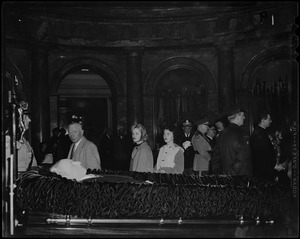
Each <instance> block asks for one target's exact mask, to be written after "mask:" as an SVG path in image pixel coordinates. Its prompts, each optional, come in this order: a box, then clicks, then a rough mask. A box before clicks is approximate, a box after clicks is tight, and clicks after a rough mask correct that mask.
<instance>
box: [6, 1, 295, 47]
mask: <svg viewBox="0 0 300 239" xmlns="http://www.w3.org/2000/svg"><path fill="white" fill-rule="evenodd" d="M282 7H288V8H290V11H296V9H295V3H293V2H286V1H283V2H277V1H276V2H253V1H95V2H89V1H87V2H82V1H79V2H77V1H74V2H70V1H69V2H64V1H56V2H32V1H31V2H6V3H4V4H3V16H4V17H3V20H4V21H3V23H2V24H3V32H4V35H5V39H6V40H7V42H8V43H9V42H14V43H19V44H37V43H38V44H46V45H51V48H52V49H53V46H57V45H60V46H76V47H102V48H105V47H109V48H115V47H127V46H137V47H160V46H162V47H169V46H183V45H184V46H187V45H193V44H210V43H212V42H215V41H218V40H219V39H220V36H221V37H223V36H228V35H231V36H233V35H234V34H236V33H239V35H240V36H239V37H244V38H245V39H246V38H248V37H252V36H255V35H256V34H253V32H251V31H253V30H256V28H259V27H260V24H261V21H262V17H263V16H264V15H263V13H266V11H267V12H271V13H272V12H274V14H277V13H276V12H277V11H279V10H280V9H282ZM289 15H293V14H290V13H289V12H288V13H287V18H288V17H289ZM266 17H268V18H270V15H269V16H266ZM249 32H250V33H249ZM241 33H244V34H245V35H244V36H241ZM248 33H249V34H248ZM247 34H248V35H247Z"/></svg>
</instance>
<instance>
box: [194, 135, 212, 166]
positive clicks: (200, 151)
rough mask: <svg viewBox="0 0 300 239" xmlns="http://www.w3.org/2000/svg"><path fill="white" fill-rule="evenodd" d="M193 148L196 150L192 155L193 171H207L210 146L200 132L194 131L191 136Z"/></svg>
mask: <svg viewBox="0 0 300 239" xmlns="http://www.w3.org/2000/svg"><path fill="white" fill-rule="evenodd" d="M192 143H193V147H194V150H195V151H196V152H197V153H196V154H195V157H194V165H193V170H194V171H208V170H209V161H210V154H211V146H210V144H209V143H208V140H207V138H206V137H205V135H203V134H202V133H201V132H199V131H198V132H196V133H195V134H194V136H193V138H192Z"/></svg>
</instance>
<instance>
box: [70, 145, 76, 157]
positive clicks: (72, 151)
mask: <svg viewBox="0 0 300 239" xmlns="http://www.w3.org/2000/svg"><path fill="white" fill-rule="evenodd" d="M74 149H75V144H72V148H71V155H70V158H71V159H72V158H73V153H74Z"/></svg>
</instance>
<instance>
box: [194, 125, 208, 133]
mask: <svg viewBox="0 0 300 239" xmlns="http://www.w3.org/2000/svg"><path fill="white" fill-rule="evenodd" d="M208 129H209V125H208V122H205V123H204V124H199V125H198V126H197V130H198V131H200V132H201V133H202V134H206V133H207V131H208Z"/></svg>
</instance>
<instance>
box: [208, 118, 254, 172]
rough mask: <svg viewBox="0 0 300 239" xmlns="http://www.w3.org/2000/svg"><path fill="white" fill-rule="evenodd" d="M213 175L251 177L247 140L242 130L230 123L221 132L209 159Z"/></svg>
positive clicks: (249, 152) (250, 161)
mask: <svg viewBox="0 0 300 239" xmlns="http://www.w3.org/2000/svg"><path fill="white" fill-rule="evenodd" d="M211 161H212V162H211V166H212V173H213V174H224V175H248V176H252V160H251V150H250V145H249V140H248V137H247V136H246V135H244V133H243V131H242V129H241V128H240V127H239V126H238V125H236V124H233V123H230V124H229V125H228V127H227V128H226V129H224V131H223V132H222V134H221V135H220V136H219V138H218V140H217V144H216V145H215V147H214V152H213V154H212V158H211Z"/></svg>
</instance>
